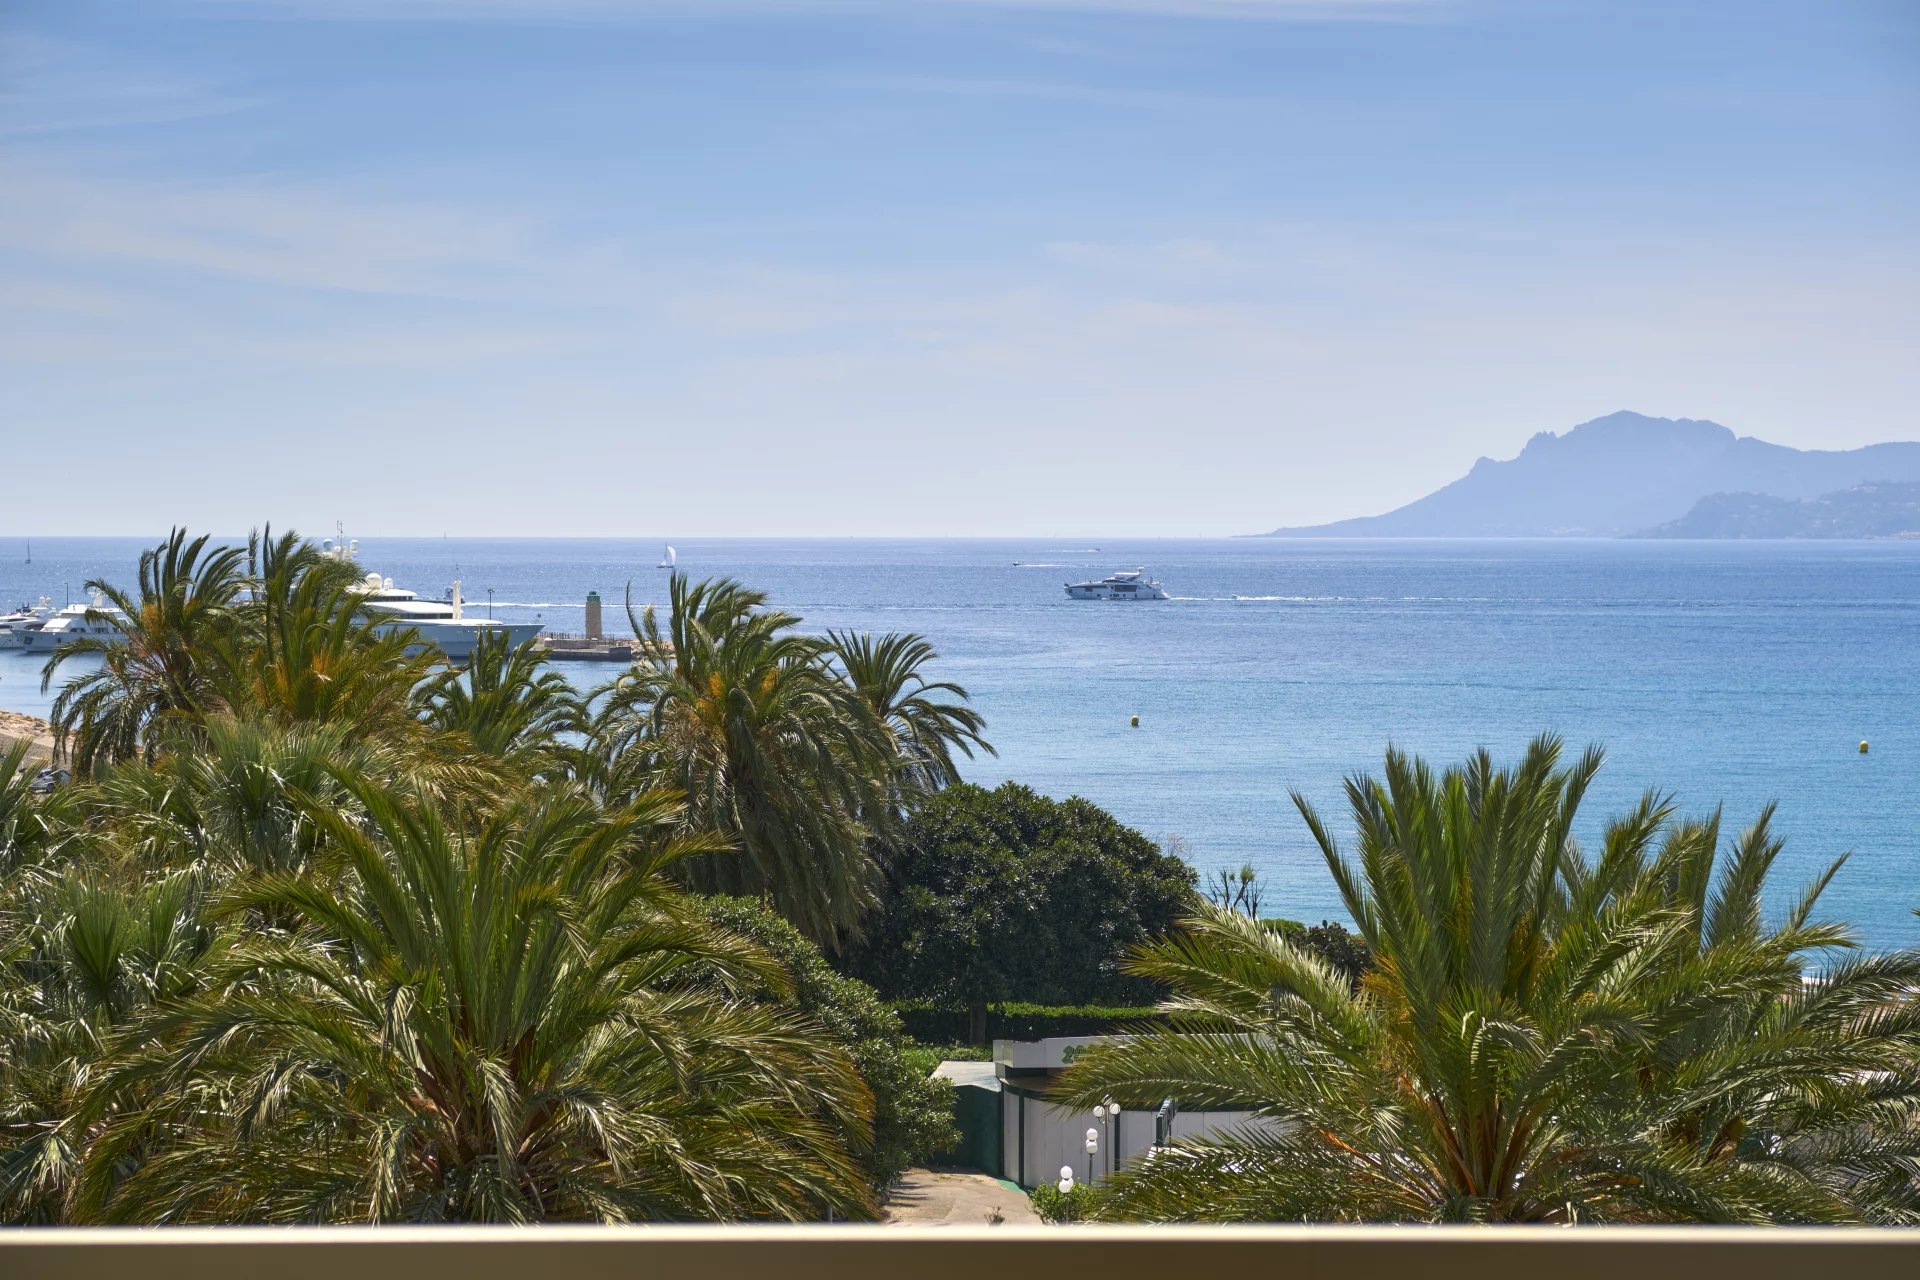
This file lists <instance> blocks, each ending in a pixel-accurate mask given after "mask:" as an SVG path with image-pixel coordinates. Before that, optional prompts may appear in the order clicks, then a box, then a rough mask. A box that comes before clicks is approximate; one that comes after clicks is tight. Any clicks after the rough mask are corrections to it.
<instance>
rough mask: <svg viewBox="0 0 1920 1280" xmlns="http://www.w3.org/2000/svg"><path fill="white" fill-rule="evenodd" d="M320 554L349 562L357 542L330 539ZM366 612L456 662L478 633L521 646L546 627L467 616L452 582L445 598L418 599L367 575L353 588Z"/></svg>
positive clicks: (475, 641)
mask: <svg viewBox="0 0 1920 1280" xmlns="http://www.w3.org/2000/svg"><path fill="white" fill-rule="evenodd" d="M320 550H321V552H322V554H325V555H329V556H332V557H334V558H335V559H337V560H346V561H349V562H351V561H353V560H355V559H356V558H357V557H358V556H359V553H360V544H359V543H358V542H357V541H355V542H349V541H346V540H345V539H342V540H340V541H338V542H336V541H334V540H333V539H332V538H328V539H327V540H326V541H325V542H322V543H321V544H320ZM355 590H356V592H357V593H358V594H359V597H360V602H361V605H362V606H363V607H364V608H365V609H366V611H367V614H368V615H369V616H370V617H373V618H375V619H377V620H379V622H380V630H382V631H402V630H408V629H411V630H412V631H414V632H415V633H416V634H417V635H418V636H419V637H420V639H421V641H422V642H423V643H424V644H428V645H431V646H433V647H434V648H436V649H438V650H440V652H442V653H444V654H446V655H447V657H448V658H450V659H452V660H453V661H455V662H464V661H466V660H467V659H468V658H471V657H472V656H473V650H474V647H475V646H476V645H478V644H479V642H480V637H481V636H487V635H504V636H505V637H506V638H507V644H508V645H510V646H519V645H522V644H525V643H526V642H527V641H529V640H531V639H533V638H534V637H535V636H537V635H539V634H540V633H541V632H542V631H544V630H545V629H546V628H545V627H544V626H542V625H541V624H540V623H538V622H499V621H496V620H494V619H492V618H469V617H467V616H466V601H465V599H464V598H462V596H461V594H460V583H459V582H458V581H457V580H456V581H455V582H454V584H453V585H452V586H451V587H450V588H448V590H447V595H446V598H445V599H443V600H422V599H421V598H420V596H419V594H418V593H416V592H412V591H407V590H403V589H401V588H398V587H395V586H394V585H393V579H392V578H383V577H381V576H380V575H379V574H377V573H371V572H370V573H368V574H367V576H366V577H364V578H362V579H361V580H360V583H359V585H358V586H357V587H356V588H355Z"/></svg>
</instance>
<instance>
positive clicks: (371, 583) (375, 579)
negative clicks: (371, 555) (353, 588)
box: [367, 570, 393, 591]
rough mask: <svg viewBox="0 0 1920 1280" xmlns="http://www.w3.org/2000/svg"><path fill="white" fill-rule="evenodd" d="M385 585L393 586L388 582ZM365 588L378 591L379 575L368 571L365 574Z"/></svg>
mask: <svg viewBox="0 0 1920 1280" xmlns="http://www.w3.org/2000/svg"><path fill="white" fill-rule="evenodd" d="M387 585H388V586H392V585H393V584H392V583H391V582H389V583H387ZM367 586H368V587H370V588H371V589H373V590H375V591H378V590H379V589H380V575H379V574H377V573H374V572H372V571H371V570H369V571H368V573H367Z"/></svg>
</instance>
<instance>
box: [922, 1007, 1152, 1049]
mask: <svg viewBox="0 0 1920 1280" xmlns="http://www.w3.org/2000/svg"><path fill="white" fill-rule="evenodd" d="M893 1009H894V1012H896V1013H898V1014H899V1015H900V1025H901V1026H902V1027H904V1028H905V1030H906V1033H907V1034H908V1035H910V1036H912V1037H913V1038H914V1039H915V1040H919V1041H922V1042H924V1043H927V1044H958V1043H962V1042H964V1041H965V1040H966V1038H967V1011H966V1010H965V1009H942V1008H938V1007H936V1006H934V1005H930V1004H927V1003H926V1002H924V1001H912V1000H902V1001H899V1002H897V1003H895V1004H894V1006H893ZM1159 1016H1160V1015H1159V1014H1158V1013H1157V1012H1156V1011H1155V1010H1154V1008H1153V1007H1152V1006H1151V1005H1147V1006H1140V1007H1136V1006H1129V1005H1097V1004H1079V1005H1045V1004H1020V1003H1009V1004H1003V1005H996V1006H994V1007H992V1008H990V1009H988V1011H987V1038H988V1039H989V1040H1045V1039H1047V1038H1048V1037H1049V1036H1104V1035H1112V1034H1114V1033H1116V1032H1120V1031H1125V1030H1127V1029H1128V1028H1129V1027H1131V1026H1138V1025H1139V1024H1140V1023H1142V1022H1157V1021H1159Z"/></svg>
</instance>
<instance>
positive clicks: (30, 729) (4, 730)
mask: <svg viewBox="0 0 1920 1280" xmlns="http://www.w3.org/2000/svg"><path fill="white" fill-rule="evenodd" d="M23 739H24V740H26V741H28V742H31V743H32V744H33V745H32V746H31V747H29V748H28V749H27V760H28V761H29V762H42V761H50V760H52V759H53V726H52V725H50V724H48V723H47V722H46V721H45V720H41V719H38V718H37V717H34V716H30V715H24V714H22V713H21V712H18V711H0V752H4V751H7V750H10V749H11V748H12V747H13V744H14V743H16V742H19V741H21V740H23Z"/></svg>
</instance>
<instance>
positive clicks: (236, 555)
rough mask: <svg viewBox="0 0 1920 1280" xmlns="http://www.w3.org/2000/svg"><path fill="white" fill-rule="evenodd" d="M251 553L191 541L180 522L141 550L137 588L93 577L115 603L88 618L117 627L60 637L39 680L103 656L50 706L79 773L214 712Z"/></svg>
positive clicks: (92, 586)
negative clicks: (168, 727) (167, 723)
mask: <svg viewBox="0 0 1920 1280" xmlns="http://www.w3.org/2000/svg"><path fill="white" fill-rule="evenodd" d="M244 558H245V553H244V552H243V551H242V550H241V549H240V548H238V547H220V548H216V549H214V550H213V551H211V552H209V551H208V549H207V535H205V534H202V535H201V536H200V537H198V538H195V539H193V540H192V541H188V539H187V534H186V530H184V529H175V530H173V531H172V533H170V534H169V535H168V537H167V540H166V541H165V542H163V543H161V544H160V545H159V546H157V547H152V548H149V549H147V550H146V551H143V552H141V553H140V571H139V587H138V590H137V592H134V593H129V592H126V591H123V590H121V589H120V588H118V587H116V586H114V585H113V584H112V583H110V582H106V581H103V580H101V579H97V578H96V579H93V580H92V581H89V582H88V583H87V584H86V585H87V590H88V591H91V592H95V593H97V594H98V595H99V596H100V597H101V598H102V599H103V600H104V601H105V602H106V603H107V604H109V605H111V606H112V609H106V610H94V609H89V610H88V612H87V617H88V619H89V620H90V621H93V622H96V623H102V624H105V625H107V626H108V627H109V628H111V630H112V631H113V633H114V634H113V635H111V636H100V635H85V636H76V637H74V638H72V639H69V640H65V641H62V642H61V643H60V645H59V647H58V648H56V649H55V650H54V651H53V654H52V656H51V657H49V658H48V659H47V664H46V667H45V668H44V670H43V671H42V673H41V681H40V687H41V690H42V691H43V692H44V691H46V690H47V689H49V688H51V687H52V685H53V678H54V675H55V674H56V673H57V672H58V671H59V670H60V668H61V667H62V666H64V665H66V664H67V663H69V662H71V661H73V660H74V659H76V658H82V657H87V658H98V659H99V662H100V665H99V666H98V667H97V668H96V669H94V670H92V671H89V672H87V673H86V674H84V675H81V676H78V677H76V678H74V679H73V680H71V681H69V682H68V683H67V685H66V687H65V688H64V689H62V690H61V692H60V696H59V697H57V698H56V699H54V703H53V711H52V719H53V727H54V733H55V736H56V738H57V739H58V740H59V742H60V743H61V745H62V746H63V747H69V748H70V749H71V751H72V758H73V764H74V768H75V769H76V770H77V771H79V772H80V773H82V774H87V773H91V772H92V771H93V768H94V766H95V765H96V764H99V763H104V762H107V761H112V760H124V759H127V758H128V757H131V756H134V755H138V754H141V753H145V754H146V755H147V756H148V757H149V758H151V755H152V752H153V748H154V742H155V737H154V730H155V728H156V726H157V724H158V723H159V722H161V721H163V720H166V719H169V718H172V717H180V716H193V715H198V714H201V713H203V712H205V711H206V710H207V708H208V705H209V702H210V700H211V699H212V697H213V696H214V691H215V689H216V686H217V684H218V677H219V670H218V661H219V658H220V656H221V654H222V653H223V651H224V645H225V643H226V641H227V640H228V639H229V637H230V635H231V633H232V632H233V630H234V628H235V625H236V622H237V616H238V605H239V602H240V599H241V596H242V593H243V592H244V591H245V589H246V580H245V577H244V576H243V574H242V572H241V566H242V564H243V562H244Z"/></svg>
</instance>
